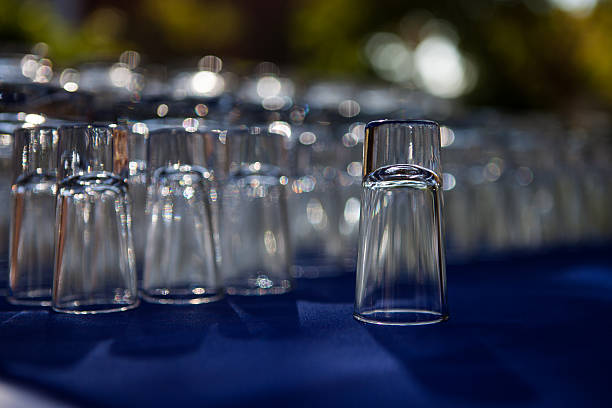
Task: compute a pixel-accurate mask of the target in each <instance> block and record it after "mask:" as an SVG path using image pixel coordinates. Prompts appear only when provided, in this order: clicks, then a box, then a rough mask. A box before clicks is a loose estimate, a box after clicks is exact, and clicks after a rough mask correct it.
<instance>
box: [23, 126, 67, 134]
mask: <svg viewBox="0 0 612 408" xmlns="http://www.w3.org/2000/svg"><path fill="white" fill-rule="evenodd" d="M59 128H60V126H49V125H34V126H28V127H20V128H17V129H15V130H14V131H13V133H15V135H21V134H22V133H23V134H27V133H30V132H34V131H41V130H50V131H57V130H58V129H59Z"/></svg>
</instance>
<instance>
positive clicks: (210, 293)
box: [141, 288, 225, 305]
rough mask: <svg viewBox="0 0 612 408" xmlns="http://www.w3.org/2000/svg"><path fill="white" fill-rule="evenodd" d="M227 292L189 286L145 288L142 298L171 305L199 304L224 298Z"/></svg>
mask: <svg viewBox="0 0 612 408" xmlns="http://www.w3.org/2000/svg"><path fill="white" fill-rule="evenodd" d="M224 295H225V293H224V292H223V290H219V289H205V288H189V289H167V288H163V289H153V290H146V291H145V290H143V291H142V292H141V296H142V298H143V299H144V300H145V301H147V302H149V303H161V304H170V305H199V304H202V303H210V302H215V301H217V300H219V299H222V298H223V296H224Z"/></svg>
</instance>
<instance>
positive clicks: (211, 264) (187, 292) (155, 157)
mask: <svg viewBox="0 0 612 408" xmlns="http://www.w3.org/2000/svg"><path fill="white" fill-rule="evenodd" d="M190 130H193V129H190ZM218 144H219V145H220V142H219V139H218V134H216V133H214V132H198V131H195V130H194V131H188V130H186V129H184V128H168V129H160V130H157V131H153V132H151V133H150V134H149V139H148V142H147V149H148V158H147V169H148V172H149V173H148V174H149V179H150V180H149V185H148V193H147V213H148V217H149V220H148V233H147V245H146V252H145V270H144V279H143V288H142V291H143V297H144V298H145V299H146V300H147V301H150V302H156V303H175V304H177V303H178V304H180V303H191V304H196V303H207V302H212V301H215V300H218V299H220V298H222V297H223V294H224V292H223V285H222V283H221V279H220V277H219V271H218V265H217V248H216V245H215V230H216V228H215V221H214V219H213V218H214V215H215V212H214V211H213V206H214V205H215V204H214V200H216V198H217V197H216V181H215V178H214V177H215V171H214V168H215V167H216V163H215V162H214V158H215V157H216V154H217V153H218V152H219V151H218V149H219V146H217V145H218Z"/></svg>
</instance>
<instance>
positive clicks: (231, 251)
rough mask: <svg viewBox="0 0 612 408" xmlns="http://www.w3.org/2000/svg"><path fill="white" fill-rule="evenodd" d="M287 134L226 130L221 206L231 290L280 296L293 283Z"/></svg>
mask: <svg viewBox="0 0 612 408" xmlns="http://www.w3.org/2000/svg"><path fill="white" fill-rule="evenodd" d="M285 141H286V140H285V136H283V135H280V134H276V133H269V132H267V131H265V130H263V129H261V128H259V127H251V128H246V127H241V128H235V129H230V130H229V131H228V132H227V136H226V141H225V146H226V152H227V157H226V163H227V166H228V169H229V172H228V177H227V180H226V181H225V182H224V186H223V193H222V200H223V205H222V207H221V211H222V216H221V229H220V231H221V241H222V250H223V279H224V282H225V286H226V290H227V292H228V293H229V294H236V295H265V294H280V293H285V292H287V291H289V290H290V289H291V288H292V286H293V279H292V277H291V273H290V262H291V253H290V252H291V250H290V246H289V231H288V221H287V201H286V200H287V197H286V187H287V183H288V181H289V180H288V178H287V176H286V175H285V171H286V160H287V151H286V147H285Z"/></svg>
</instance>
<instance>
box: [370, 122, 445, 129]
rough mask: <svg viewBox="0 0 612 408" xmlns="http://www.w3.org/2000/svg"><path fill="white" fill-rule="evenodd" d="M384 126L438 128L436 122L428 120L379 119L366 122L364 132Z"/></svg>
mask: <svg viewBox="0 0 612 408" xmlns="http://www.w3.org/2000/svg"><path fill="white" fill-rule="evenodd" d="M384 125H427V126H437V127H440V124H439V123H438V122H436V121H434V120H429V119H379V120H373V121H371V122H368V124H367V125H366V127H365V128H366V130H367V129H375V128H377V127H380V126H384Z"/></svg>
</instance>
